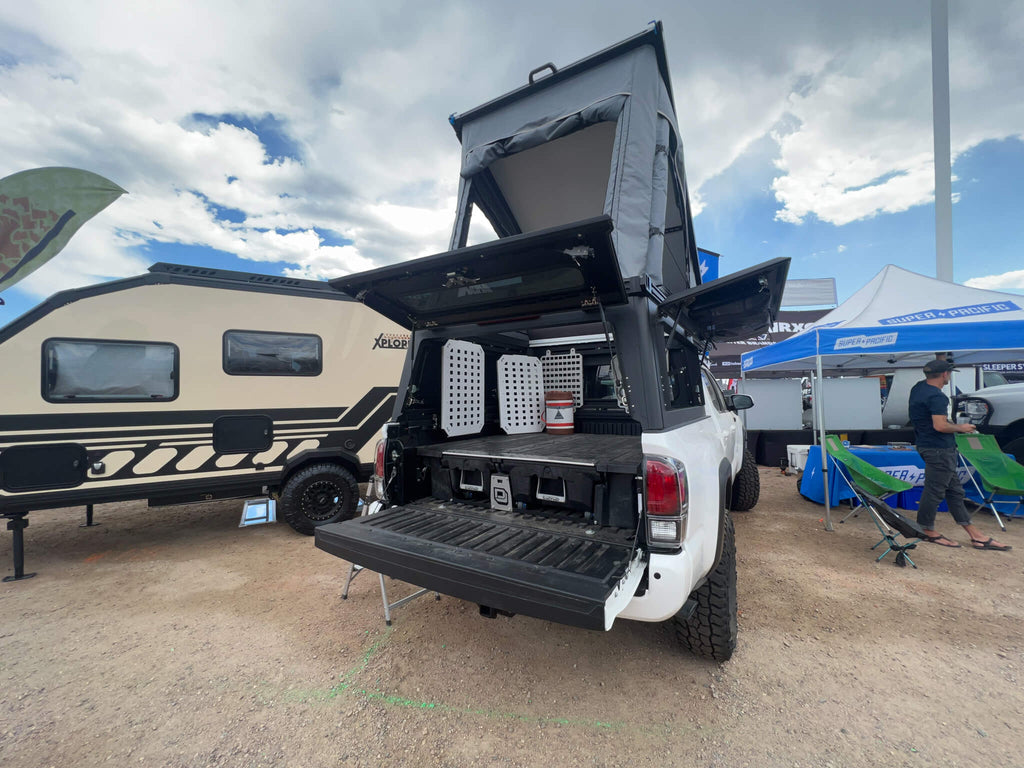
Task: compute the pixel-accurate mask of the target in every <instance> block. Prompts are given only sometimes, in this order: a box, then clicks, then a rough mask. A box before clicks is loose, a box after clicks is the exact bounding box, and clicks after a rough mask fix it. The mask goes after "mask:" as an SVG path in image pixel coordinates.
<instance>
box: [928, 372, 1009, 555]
mask: <svg viewBox="0 0 1024 768" xmlns="http://www.w3.org/2000/svg"><path fill="white" fill-rule="evenodd" d="M954 370H956V369H955V368H954V367H953V364H952V363H950V362H947V361H945V360H930V361H929V362H928V363H927V364H926V365H925V366H924V375H925V378H924V380H923V381H919V382H917V384H915V385H914V387H913V389H911V390H910V403H909V406H910V421H911V423H912V424H913V425H914V433H915V438H916V444H917V452H918V453H919V454H920V455H921V458H922V459H923V460H924V490H923V491H922V492H921V503H920V505H919V506H918V508H917V522H918V524H919V525H920V526H921V527H922V528H924V532H925V538H926V540H927V541H930V542H931V543H932V544H938V545H939V546H942V547H959V546H960V545H959V544H958V543H957V542H955V541H953V540H952V539H949V538H947V537H945V536H943V535H942V534H940V533H939V532H938V531H936V530H935V513H936V512H937V511H938V508H939V503H940V502H941V501H942V500H943V498H945V500H946V504H947V506H948V507H949V511H950V513H951V514H952V515H953V519H954V520H956V521H957V522H958V523H959V524H960V525H962V526H963V527H964V530H965V531H967V535H968V536H970V537H971V546H972V547H974V548H975V549H991V550H995V551H997V552H1005V551H1006V550H1008V549H1010V546H1009V545H1006V544H1000V543H999V542H998V541H995V540H994V539H992V538H986V536H985V535H984V534H983V533H982V532H981V531H980V530H978V529H977V528H975V527H974V526H973V525H971V518H970V515H968V514H967V508H966V507H965V506H964V489H963V486H961V485H960V478H958V477H957V473H956V464H957V452H956V440H955V439H954V438H953V435H954V433H956V432H976V431H977V428H976V427H975V426H974V425H973V424H954V423H953V422H951V421H950V420H949V419H948V418H947V416H946V413H947V408H948V407H949V398H948V397H946V393H945V392H943V391H942V388H943V387H944V386H946V385H947V384H948V383H949V373H950V371H954Z"/></svg>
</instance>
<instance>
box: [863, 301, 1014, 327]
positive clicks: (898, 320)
mask: <svg viewBox="0 0 1024 768" xmlns="http://www.w3.org/2000/svg"><path fill="white" fill-rule="evenodd" d="M1018 310H1020V307H1018V306H1017V305H1016V304H1014V303H1013V302H1012V301H999V302H994V303H992V304H969V305H967V306H965V307H948V308H947V309H926V310H924V311H923V312H914V313H913V314H911V315H896V316H895V317H883V318H881V319H880V320H879V321H878V322H879V324H880V325H903V324H905V323H924V322H927V321H929V320H951V319H955V318H958V317H969V316H971V315H992V314H995V313H997V312H1015V311H1018Z"/></svg>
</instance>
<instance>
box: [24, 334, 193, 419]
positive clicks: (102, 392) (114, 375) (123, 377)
mask: <svg viewBox="0 0 1024 768" xmlns="http://www.w3.org/2000/svg"><path fill="white" fill-rule="evenodd" d="M42 391H43V398H44V399H45V400H48V401H50V402H55V403H69V402H76V403H87V402H91V403H95V402H130V401H139V400H147V401H152V400H173V399H174V398H175V397H177V396H178V348H177V347H176V346H175V345H174V344H170V343H160V342H145V341H103V340H98V339H47V340H46V341H45V342H44V343H43V387H42Z"/></svg>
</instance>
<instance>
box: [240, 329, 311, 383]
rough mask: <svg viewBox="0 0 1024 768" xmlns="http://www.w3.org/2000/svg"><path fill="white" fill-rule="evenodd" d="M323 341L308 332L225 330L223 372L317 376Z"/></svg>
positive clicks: (249, 374)
mask: <svg viewBox="0 0 1024 768" xmlns="http://www.w3.org/2000/svg"><path fill="white" fill-rule="evenodd" d="M322 370H323V342H322V341H321V340H320V337H319V336H314V335H313V334H307V333H276V332H271V331H228V332H227V333H225V334H224V372H225V373H228V374H230V375H232V376H319V375H320V372H321V371H322Z"/></svg>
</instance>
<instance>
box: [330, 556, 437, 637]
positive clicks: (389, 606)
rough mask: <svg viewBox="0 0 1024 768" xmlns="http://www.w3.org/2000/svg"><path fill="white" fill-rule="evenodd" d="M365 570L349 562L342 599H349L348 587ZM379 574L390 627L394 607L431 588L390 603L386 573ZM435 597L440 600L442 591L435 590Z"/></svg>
mask: <svg viewBox="0 0 1024 768" xmlns="http://www.w3.org/2000/svg"><path fill="white" fill-rule="evenodd" d="M365 570H366V569H365V568H363V566H361V565H356V564H355V563H350V564H349V566H348V578H346V579H345V588H344V589H342V590H341V599H342V600H348V588H349V587H350V586H351V585H352V582H353V581H355V578H356V576H358V575H359V574H360V573H361V572H362V571H365ZM377 576H378V577H380V598H381V600H382V601H383V602H384V624H385V625H386V626H388V627H390V626H391V611H392V610H393V609H395V608H398V607H399V606H402V605H405V604H406V603H409V602H412V601H413V600H415V599H416V598H417V597H421V596H422V595H425V594H426V593H427V592H429V591H430V590H429V589H427V588H425V587H424V588H423V589H418V590H416V591H415V592H413V593H412V594H411V595H407V596H406V597H403V598H401V599H399V600H395V602H393V603H389V602H388V588H387V585H386V584H385V583H384V574H383V573H378V574H377ZM434 599H435V600H440V599H441V593H440V592H435V593H434Z"/></svg>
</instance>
